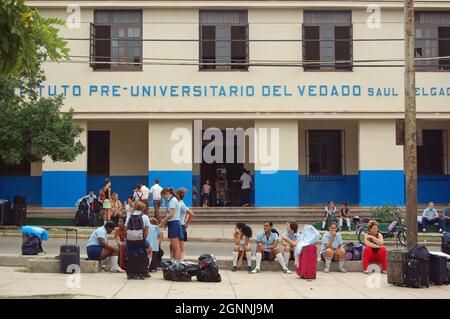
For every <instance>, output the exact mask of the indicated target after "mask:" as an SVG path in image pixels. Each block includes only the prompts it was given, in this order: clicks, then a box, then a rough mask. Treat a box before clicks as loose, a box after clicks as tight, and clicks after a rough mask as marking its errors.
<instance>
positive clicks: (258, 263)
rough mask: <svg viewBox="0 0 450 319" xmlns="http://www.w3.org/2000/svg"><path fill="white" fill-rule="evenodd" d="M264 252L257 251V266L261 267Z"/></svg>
mask: <svg viewBox="0 0 450 319" xmlns="http://www.w3.org/2000/svg"><path fill="white" fill-rule="evenodd" d="M261 259H262V254H261V253H256V268H258V269H261Z"/></svg>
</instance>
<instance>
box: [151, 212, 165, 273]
mask: <svg viewBox="0 0 450 319" xmlns="http://www.w3.org/2000/svg"><path fill="white" fill-rule="evenodd" d="M147 240H148V242H149V243H150V248H149V250H148V255H149V265H150V266H149V267H150V271H151V272H153V271H156V270H157V267H158V266H157V265H159V264H160V263H161V257H162V255H161V253H162V250H161V243H162V241H163V233H162V231H161V228H159V224H158V220H157V219H156V218H150V229H149V232H148V237H147ZM152 261H154V263H153V264H154V268H152V266H153V265H152ZM155 261H156V263H155Z"/></svg>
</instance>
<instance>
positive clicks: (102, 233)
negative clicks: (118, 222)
mask: <svg viewBox="0 0 450 319" xmlns="http://www.w3.org/2000/svg"><path fill="white" fill-rule="evenodd" d="M99 238H103V239H104V240H105V241H108V232H107V231H106V228H105V227H104V226H102V227H99V228H97V229H96V230H94V232H93V233H92V234H91V236H90V237H89V240H88V242H87V245H86V246H87V247H89V246H100V241H99Z"/></svg>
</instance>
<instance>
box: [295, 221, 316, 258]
mask: <svg viewBox="0 0 450 319" xmlns="http://www.w3.org/2000/svg"><path fill="white" fill-rule="evenodd" d="M319 239H320V233H319V231H318V230H317V229H316V228H315V227H313V226H311V225H305V227H303V230H302V233H301V234H300V238H299V240H298V243H297V247H295V253H294V255H295V257H296V259H297V258H298V257H299V256H300V254H301V253H302V249H303V247H305V246H308V245H315V244H316V243H317V242H318V241H319Z"/></svg>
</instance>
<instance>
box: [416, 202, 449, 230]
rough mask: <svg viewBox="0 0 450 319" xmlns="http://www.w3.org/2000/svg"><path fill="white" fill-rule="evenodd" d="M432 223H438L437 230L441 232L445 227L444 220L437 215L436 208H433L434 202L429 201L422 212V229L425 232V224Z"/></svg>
mask: <svg viewBox="0 0 450 319" xmlns="http://www.w3.org/2000/svg"><path fill="white" fill-rule="evenodd" d="M434 224H438V225H439V232H440V233H442V231H443V230H444V228H445V220H444V219H443V218H441V217H440V216H439V214H438V212H437V210H436V208H434V203H433V202H429V203H428V207H427V208H425V209H424V210H423V213H422V231H423V232H424V233H425V232H426V231H427V226H428V225H434Z"/></svg>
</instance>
